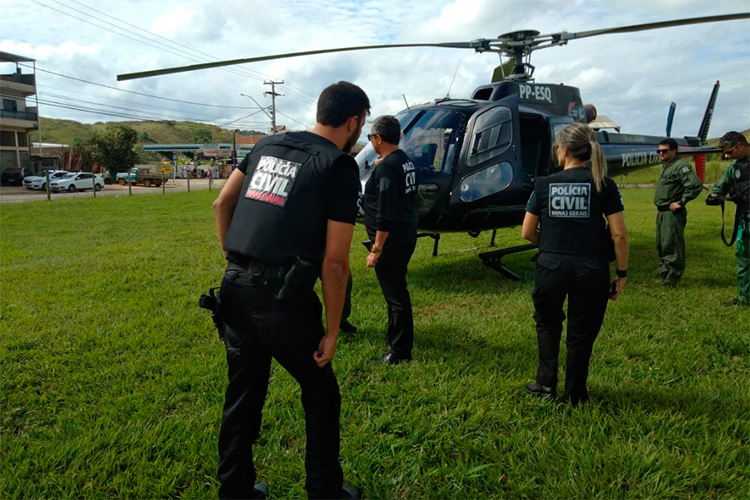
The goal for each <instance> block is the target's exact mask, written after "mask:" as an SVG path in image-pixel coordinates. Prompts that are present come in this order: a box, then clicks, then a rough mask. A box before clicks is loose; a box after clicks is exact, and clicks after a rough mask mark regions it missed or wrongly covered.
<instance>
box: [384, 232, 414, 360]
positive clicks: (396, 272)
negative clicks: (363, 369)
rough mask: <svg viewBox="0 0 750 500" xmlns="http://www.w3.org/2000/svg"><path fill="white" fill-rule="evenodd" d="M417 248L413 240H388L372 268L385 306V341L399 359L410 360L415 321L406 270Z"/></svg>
mask: <svg viewBox="0 0 750 500" xmlns="http://www.w3.org/2000/svg"><path fill="white" fill-rule="evenodd" d="M416 246H417V241H416V239H415V240H411V241H400V240H392V239H391V238H388V239H386V240H385V245H384V246H383V253H382V254H381V255H380V258H379V259H378V262H377V263H376V264H375V274H376V276H377V277H378V282H379V283H380V289H381V290H382V291H383V296H384V297H385V302H386V304H388V330H387V331H386V341H387V342H388V345H389V346H390V348H391V353H392V354H393V355H394V356H396V357H397V358H399V359H411V351H412V348H413V347H414V318H413V316H412V311H411V297H410V296H409V290H408V289H407V287H406V270H407V267H408V266H409V260H411V256H412V254H413V253H414V249H415V248H416Z"/></svg>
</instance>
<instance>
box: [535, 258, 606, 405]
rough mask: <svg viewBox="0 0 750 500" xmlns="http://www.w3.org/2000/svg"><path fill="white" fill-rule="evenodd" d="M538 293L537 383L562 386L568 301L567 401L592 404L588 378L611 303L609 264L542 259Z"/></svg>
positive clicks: (596, 260)
mask: <svg viewBox="0 0 750 500" xmlns="http://www.w3.org/2000/svg"><path fill="white" fill-rule="evenodd" d="M536 264H537V265H536V271H535V276H534V278H535V283H534V291H533V294H532V296H533V299H534V309H535V313H534V320H536V332H537V342H538V345H539V366H538V368H537V376H536V382H537V383H538V384H540V385H545V386H547V387H552V388H553V389H555V388H556V387H557V358H558V354H559V352H560V337H561V335H562V324H563V321H564V320H565V313H564V312H563V303H564V302H565V298H566V297H567V298H568V329H567V335H566V338H565V344H566V346H567V350H568V355H567V365H566V370H565V389H564V392H563V397H562V399H563V400H565V401H570V402H571V403H573V404H577V403H579V402H581V401H586V400H587V399H588V392H587V389H586V379H587V378H588V373H589V361H590V359H591V351H592V349H593V346H594V341H595V340H596V337H597V335H598V334H599V329H600V328H601V326H602V322H603V321H604V313H605V311H606V310H607V302H608V300H609V264H608V263H607V261H606V259H604V258H595V257H582V256H573V255H563V254H553V253H549V252H544V253H541V254H539V258H538V259H537V263H536Z"/></svg>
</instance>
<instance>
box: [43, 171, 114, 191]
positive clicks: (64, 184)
mask: <svg viewBox="0 0 750 500" xmlns="http://www.w3.org/2000/svg"><path fill="white" fill-rule="evenodd" d="M103 187H104V179H102V178H101V177H94V174H92V173H91V172H78V173H75V172H74V173H72V174H67V175H65V176H63V177H60V178H59V179H55V180H54V181H50V183H49V188H50V189H51V190H52V191H70V192H71V193H74V192H76V191H84V190H86V189H92V188H93V189H96V190H97V191H101V189H102V188H103Z"/></svg>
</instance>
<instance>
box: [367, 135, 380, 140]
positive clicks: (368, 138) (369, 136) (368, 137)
mask: <svg viewBox="0 0 750 500" xmlns="http://www.w3.org/2000/svg"><path fill="white" fill-rule="evenodd" d="M377 136H378V134H367V140H368V141H371V140H372V139H373V137H377Z"/></svg>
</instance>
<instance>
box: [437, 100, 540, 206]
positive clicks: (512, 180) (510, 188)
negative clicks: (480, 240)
mask: <svg viewBox="0 0 750 500" xmlns="http://www.w3.org/2000/svg"><path fill="white" fill-rule="evenodd" d="M520 132H521V128H520V122H519V114H518V97H517V96H515V95H513V96H509V97H506V98H504V99H501V100H499V101H496V102H494V103H492V105H491V106H488V107H485V108H482V109H480V110H479V111H477V112H476V113H475V114H474V116H472V117H471V120H470V121H469V123H468V127H467V132H466V137H465V139H464V144H463V151H462V153H461V161H460V162H459V171H458V176H459V181H458V186H457V189H454V191H453V193H452V195H451V208H456V209H459V207H461V208H463V209H464V210H468V211H470V212H473V211H478V213H476V217H477V218H482V217H485V218H486V217H487V216H488V212H494V211H500V212H502V211H505V210H506V209H517V208H518V205H521V208H522V207H523V205H525V203H526V201H527V199H528V197H526V199H524V188H523V182H524V172H523V165H522V161H521V137H520V135H521V134H520Z"/></svg>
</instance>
